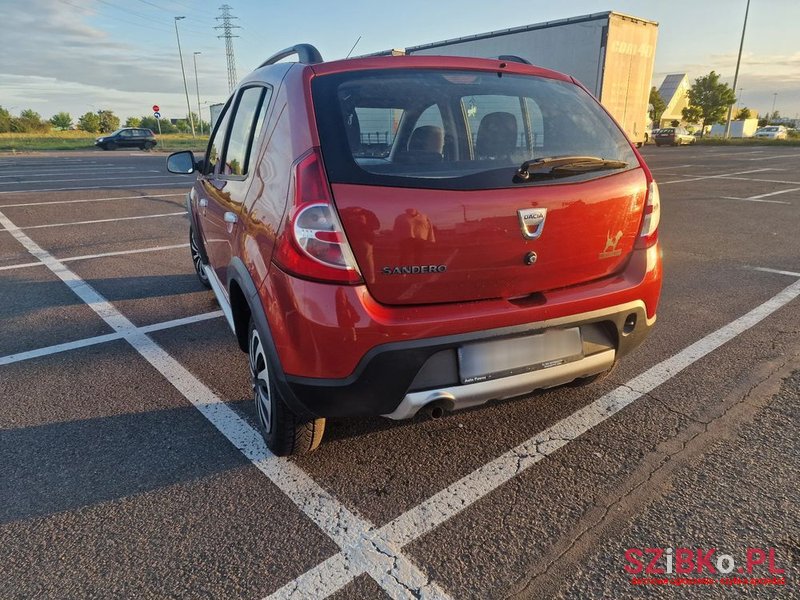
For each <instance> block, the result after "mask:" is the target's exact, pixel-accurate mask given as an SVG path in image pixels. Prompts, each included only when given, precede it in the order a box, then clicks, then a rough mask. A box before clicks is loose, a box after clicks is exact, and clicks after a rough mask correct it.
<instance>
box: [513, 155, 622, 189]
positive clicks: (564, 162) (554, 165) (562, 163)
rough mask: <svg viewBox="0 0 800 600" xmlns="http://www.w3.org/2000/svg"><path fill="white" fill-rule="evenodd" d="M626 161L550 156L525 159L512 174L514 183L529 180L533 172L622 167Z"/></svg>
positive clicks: (549, 173) (566, 171)
mask: <svg viewBox="0 0 800 600" xmlns="http://www.w3.org/2000/svg"><path fill="white" fill-rule="evenodd" d="M627 166H628V163H626V162H624V161H621V160H609V159H606V158H600V157H598V156H550V157H547V158H536V159H534V160H526V161H525V162H524V163H522V165H521V166H520V168H519V169H517V172H516V174H515V175H514V182H515V183H524V182H526V181H529V180H530V178H531V175H532V174H533V173H541V174H547V175H555V174H563V175H569V174H577V173H588V172H589V171H602V170H604V169H624V168H625V167H627Z"/></svg>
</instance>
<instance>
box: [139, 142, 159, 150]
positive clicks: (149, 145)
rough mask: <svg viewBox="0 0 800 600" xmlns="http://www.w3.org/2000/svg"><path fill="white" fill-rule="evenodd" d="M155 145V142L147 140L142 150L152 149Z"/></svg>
mask: <svg viewBox="0 0 800 600" xmlns="http://www.w3.org/2000/svg"><path fill="white" fill-rule="evenodd" d="M155 145H156V144H155V142H145V143H144V145H143V146H142V150H152V149H153V147H155Z"/></svg>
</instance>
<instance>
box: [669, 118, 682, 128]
mask: <svg viewBox="0 0 800 600" xmlns="http://www.w3.org/2000/svg"><path fill="white" fill-rule="evenodd" d="M680 125H681V122H680V121H678V119H672V121H670V122H669V126H670V127H680Z"/></svg>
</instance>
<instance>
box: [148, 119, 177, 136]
mask: <svg viewBox="0 0 800 600" xmlns="http://www.w3.org/2000/svg"><path fill="white" fill-rule="evenodd" d="M139 122H140V123H141V125H140V127H146V128H147V129H150V130H151V131H153V132H154V133H158V119H156V118H155V117H151V116H144V117H142V118H141V119H139ZM177 131H178V128H177V127H175V125H173V124H172V123H170V122H169V120H167V119H161V133H177Z"/></svg>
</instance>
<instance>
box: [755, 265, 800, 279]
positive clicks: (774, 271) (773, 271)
mask: <svg viewBox="0 0 800 600" xmlns="http://www.w3.org/2000/svg"><path fill="white" fill-rule="evenodd" d="M747 268H748V269H750V270H752V271H762V272H764V273H775V274H777V275H788V276H789V277H800V273H795V272H794V271H781V270H780V269H769V268H767V267H747Z"/></svg>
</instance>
